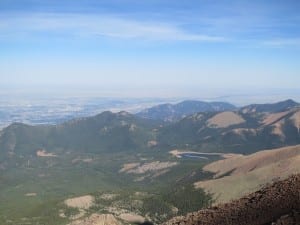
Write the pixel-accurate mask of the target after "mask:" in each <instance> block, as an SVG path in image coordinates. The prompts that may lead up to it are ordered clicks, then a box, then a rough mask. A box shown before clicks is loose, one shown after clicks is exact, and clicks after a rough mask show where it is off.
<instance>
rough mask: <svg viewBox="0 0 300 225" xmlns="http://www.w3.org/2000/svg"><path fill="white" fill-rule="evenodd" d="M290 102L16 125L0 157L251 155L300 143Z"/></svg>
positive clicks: (296, 112)
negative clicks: (165, 117)
mask: <svg viewBox="0 0 300 225" xmlns="http://www.w3.org/2000/svg"><path fill="white" fill-rule="evenodd" d="M289 102H290V101H286V102H282V103H276V104H273V106H274V105H275V106H276V107H275V106H274V107H275V109H276V110H277V109H278V108H280V109H283V107H287V108H285V110H283V111H280V112H277V111H276V110H275V111H276V112H253V111H251V110H250V111H246V112H245V109H241V110H238V111H223V112H200V113H195V114H193V115H190V116H186V117H185V118H183V119H181V120H179V121H175V122H172V123H164V122H161V121H160V120H150V119H146V118H141V117H139V116H137V115H132V114H129V113H127V112H119V113H111V112H103V113H101V114H99V115H96V116H94V117H88V118H81V119H74V120H71V121H68V122H65V123H62V124H59V125H55V126H54V125H39V126H29V125H25V124H20V123H15V124H12V125H10V126H8V127H7V128H5V129H3V130H2V131H1V134H0V149H1V151H0V155H2V156H3V157H4V156H12V155H20V154H26V155H28V154H30V155H35V154H36V151H38V150H45V151H47V152H56V153H61V152H66V151H75V152H81V153H82V152H84V153H88V152H89V153H100V152H109V151H114V152H123V151H144V150H147V149H153V148H155V149H160V150H162V151H164V152H166V151H169V150H173V149H190V150H195V151H202V152H212V151H213V152H232V153H243V154H250V153H253V152H256V151H259V150H262V149H272V148H277V147H283V146H289V145H296V144H300V108H298V107H293V108H291V103H290V104H287V103H289ZM189 104H192V103H191V102H189ZM196 105H197V104H196ZM292 105H294V104H292ZM260 107H262V106H260ZM266 107H267V108H270V105H267V106H266ZM271 108H273V107H271ZM3 157H2V158H3Z"/></svg>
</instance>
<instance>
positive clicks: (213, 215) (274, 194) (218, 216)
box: [164, 174, 300, 225]
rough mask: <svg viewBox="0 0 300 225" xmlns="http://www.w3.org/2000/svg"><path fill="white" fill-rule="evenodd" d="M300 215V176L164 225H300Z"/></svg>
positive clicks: (172, 220)
mask: <svg viewBox="0 0 300 225" xmlns="http://www.w3.org/2000/svg"><path fill="white" fill-rule="evenodd" d="M299 212H300V174H299V175H294V176H291V177H290V178H288V179H286V180H284V181H278V182H275V183H273V184H272V185H270V186H267V187H265V188H262V189H261V190H259V191H257V192H254V193H252V194H250V195H248V196H246V197H243V198H241V199H239V200H236V201H232V202H230V203H227V204H221V205H219V206H216V207H212V208H209V209H205V210H200V211H198V212H195V213H190V214H188V215H187V216H185V217H177V218H173V219H171V220H170V221H168V222H166V223H164V225H221V224H222V225H299V224H300V214H299Z"/></svg>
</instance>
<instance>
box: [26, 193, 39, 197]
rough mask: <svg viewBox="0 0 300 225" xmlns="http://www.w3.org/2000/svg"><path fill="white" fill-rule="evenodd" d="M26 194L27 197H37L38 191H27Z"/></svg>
mask: <svg viewBox="0 0 300 225" xmlns="http://www.w3.org/2000/svg"><path fill="white" fill-rule="evenodd" d="M25 196H26V197H35V196H37V193H26V194H25Z"/></svg>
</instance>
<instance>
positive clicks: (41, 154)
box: [36, 149, 57, 157]
mask: <svg viewBox="0 0 300 225" xmlns="http://www.w3.org/2000/svg"><path fill="white" fill-rule="evenodd" d="M36 155H37V156H39V157H57V155H55V154H54V153H50V152H47V151H46V150H43V149H42V150H37V151H36Z"/></svg>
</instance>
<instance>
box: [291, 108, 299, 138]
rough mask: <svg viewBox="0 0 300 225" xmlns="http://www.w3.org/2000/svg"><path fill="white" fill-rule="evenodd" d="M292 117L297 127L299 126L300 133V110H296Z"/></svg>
mask: <svg viewBox="0 0 300 225" xmlns="http://www.w3.org/2000/svg"><path fill="white" fill-rule="evenodd" d="M291 119H293V120H294V123H295V127H297V128H298V133H299V130H300V111H298V112H296V113H295V114H294V115H293V116H292V117H291Z"/></svg>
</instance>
